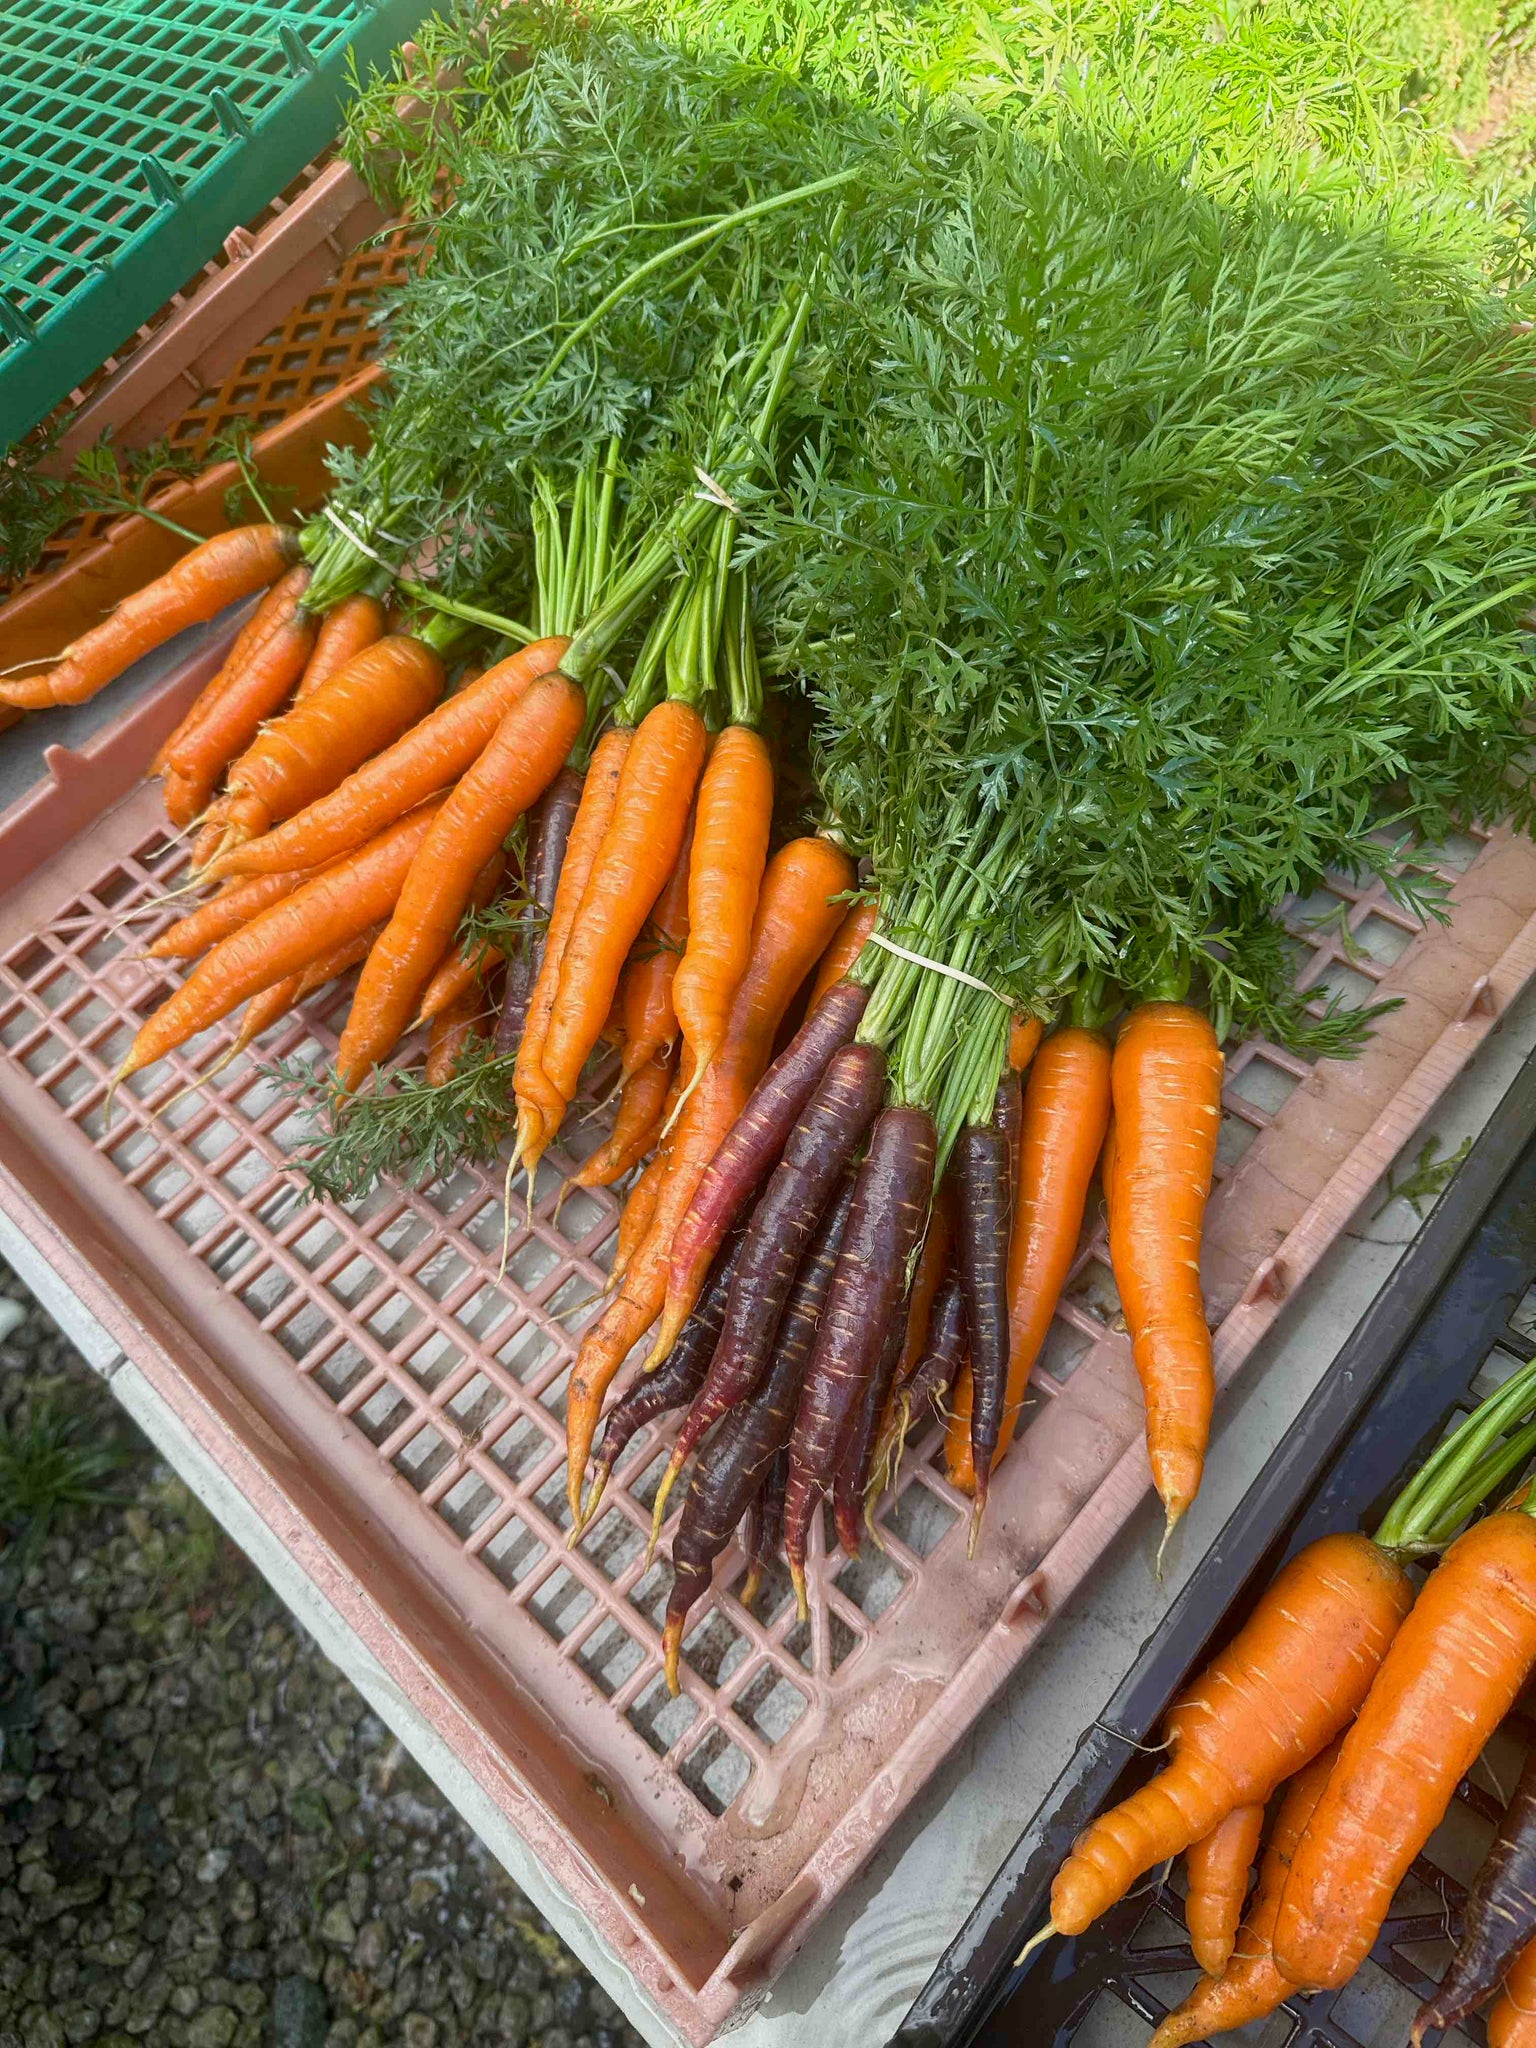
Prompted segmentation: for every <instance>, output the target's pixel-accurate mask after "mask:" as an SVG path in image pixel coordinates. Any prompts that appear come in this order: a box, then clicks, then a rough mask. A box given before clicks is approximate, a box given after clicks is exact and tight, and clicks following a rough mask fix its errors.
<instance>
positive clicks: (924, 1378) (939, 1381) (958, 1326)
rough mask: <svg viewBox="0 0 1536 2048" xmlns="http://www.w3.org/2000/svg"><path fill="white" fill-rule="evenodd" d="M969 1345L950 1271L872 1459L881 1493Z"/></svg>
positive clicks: (962, 1308) (961, 1293)
mask: <svg viewBox="0 0 1536 2048" xmlns="http://www.w3.org/2000/svg"><path fill="white" fill-rule="evenodd" d="M965 1349H966V1328H965V1294H964V1291H963V1290H962V1288H961V1286H960V1277H959V1275H958V1274H957V1273H955V1272H953V1271H951V1272H950V1273H949V1274H947V1275H946V1277H945V1280H944V1283H943V1285H942V1286H941V1287H940V1289H939V1292H938V1294H937V1295H936V1296H935V1297H934V1303H933V1313H932V1315H931V1316H930V1317H929V1319H928V1341H927V1343H926V1344H925V1346H924V1347H923V1355H922V1357H921V1358H919V1360H918V1361H917V1364H916V1365H915V1366H914V1367H913V1368H912V1371H911V1374H910V1375H909V1376H908V1378H906V1379H905V1380H903V1381H902V1383H901V1384H900V1386H898V1387H897V1389H896V1393H895V1397H894V1398H893V1400H892V1402H891V1407H890V1412H889V1414H888V1415H887V1416H886V1418H885V1425H884V1427H883V1428H882V1430H881V1432H880V1441H879V1443H878V1444H877V1445H876V1447H875V1457H874V1470H875V1473H876V1474H877V1475H878V1486H877V1492H883V1491H884V1489H885V1488H886V1487H887V1486H888V1485H889V1484H890V1483H891V1481H892V1480H893V1479H894V1478H895V1477H896V1472H897V1468H898V1467H899V1466H900V1464H901V1461H902V1458H903V1456H904V1455H905V1453H906V1448H907V1438H908V1437H909V1436H910V1435H911V1433H912V1431H913V1430H914V1429H918V1428H921V1427H922V1425H923V1424H924V1423H925V1422H926V1421H927V1420H928V1418H929V1416H930V1415H936V1414H937V1413H938V1412H939V1407H940V1403H941V1402H942V1401H943V1399H944V1396H945V1395H946V1394H947V1393H948V1392H949V1390H950V1388H951V1387H952V1386H953V1385H954V1383H955V1375H956V1374H957V1373H958V1372H959V1370H960V1368H961V1366H962V1365H964V1363H965Z"/></svg>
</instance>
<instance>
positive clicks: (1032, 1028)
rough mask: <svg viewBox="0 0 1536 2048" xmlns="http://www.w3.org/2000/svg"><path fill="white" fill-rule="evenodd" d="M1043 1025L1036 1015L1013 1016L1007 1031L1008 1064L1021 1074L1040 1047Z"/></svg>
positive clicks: (1043, 1033) (1043, 1034) (1043, 1032)
mask: <svg viewBox="0 0 1536 2048" xmlns="http://www.w3.org/2000/svg"><path fill="white" fill-rule="evenodd" d="M1044 1036H1045V1026H1044V1025H1043V1024H1042V1023H1041V1021H1040V1019H1039V1018H1038V1017H1015V1018H1014V1020H1013V1023H1012V1025H1011V1026H1010V1028H1009V1032H1008V1064H1009V1066H1010V1067H1011V1068H1012V1069H1013V1071H1014V1072H1015V1073H1016V1074H1022V1073H1024V1072H1025V1070H1026V1069H1027V1068H1028V1066H1029V1063H1030V1061H1031V1060H1032V1059H1033V1058H1034V1056H1035V1054H1036V1053H1037V1052H1038V1051H1039V1049H1040V1041H1041V1039H1042V1038H1044Z"/></svg>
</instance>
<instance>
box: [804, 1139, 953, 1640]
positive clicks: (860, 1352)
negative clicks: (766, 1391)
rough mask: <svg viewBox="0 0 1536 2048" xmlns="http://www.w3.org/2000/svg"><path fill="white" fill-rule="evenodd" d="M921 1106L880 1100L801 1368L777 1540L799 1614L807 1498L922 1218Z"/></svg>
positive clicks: (846, 1414) (894, 1296) (881, 1332)
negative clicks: (822, 1309)
mask: <svg viewBox="0 0 1536 2048" xmlns="http://www.w3.org/2000/svg"><path fill="white" fill-rule="evenodd" d="M937 1142H938V1141H937V1136H936V1133H935V1131H934V1127H933V1118H932V1117H931V1116H929V1114H928V1112H927V1111H926V1110H925V1109H918V1108H909V1107H902V1108H895V1109H885V1110H882V1111H881V1112H880V1115H879V1116H878V1117H877V1118H876V1119H875V1128H874V1131H873V1132H872V1133H871V1136H870V1141H869V1150H868V1152H867V1153H866V1154H865V1156H864V1164H863V1165H862V1166H861V1167H860V1168H859V1177H858V1180H857V1182H856V1183H855V1185H854V1195H853V1209H852V1211H851V1213H850V1215H849V1218H848V1229H847V1232H846V1233H845V1235H844V1238H843V1249H842V1251H841V1253H840V1254H839V1257H838V1261H837V1270H836V1272H835V1273H834V1274H833V1276H832V1287H831V1291H830V1293H829V1294H828V1297H827V1307H826V1313H825V1314H824V1315H823V1317H822V1319H821V1327H820V1328H819V1329H818V1330H817V1332H816V1348H815V1350H814V1351H813V1352H812V1354H811V1361H810V1364H809V1365H808V1366H807V1367H806V1372H805V1384H804V1386H803V1388H802V1389H801V1393H800V1406H799V1409H798V1410H797V1412H796V1415H795V1430H794V1436H793V1437H792V1439H791V1441H790V1451H789V1482H788V1485H787V1486H786V1488H785V1493H784V1548H785V1551H786V1553H787V1555H788V1558H789V1575H790V1577H791V1578H792V1579H793V1580H794V1584H795V1600H796V1604H797V1606H798V1608H799V1612H800V1615H801V1617H802V1618H803V1617H804V1616H805V1613H806V1611H807V1610H806V1598H805V1552H806V1543H807V1539H808V1537H809V1535H810V1526H811V1516H812V1515H813V1514H814V1513H815V1511H816V1503H817V1501H818V1500H820V1498H821V1496H822V1494H823V1493H824V1492H825V1491H826V1489H827V1487H828V1486H830V1485H832V1484H833V1482H834V1479H835V1477H836V1473H837V1468H838V1461H839V1458H840V1457H841V1455H842V1452H843V1448H844V1446H845V1444H846V1442H847V1439H848V1435H849V1432H850V1430H851V1429H852V1427H853V1423H854V1418H855V1417H856V1415H857V1413H858V1404H859V1400H860V1397H861V1396H862V1394H863V1393H864V1390H865V1388H866V1387H867V1386H868V1385H869V1381H870V1378H871V1376H872V1375H873V1373H874V1372H875V1370H876V1367H877V1366H878V1365H879V1362H880V1353H881V1349H882V1347H883V1346H884V1343H885V1337H886V1330H887V1327H888V1325H889V1323H890V1321H891V1318H892V1317H893V1316H894V1315H895V1313H896V1308H897V1304H898V1303H899V1302H900V1300H901V1298H902V1295H903V1293H904V1291H905V1289H906V1285H907V1269H908V1266H909V1265H910V1263H911V1259H912V1254H913V1253H914V1251H915V1250H916V1249H917V1245H918V1241H919V1239H920V1238H921V1236H922V1233H923V1226H924V1224H925V1223H926V1222H927V1220H928V1205H929V1202H930V1200H931V1199H932V1195H933V1163H934V1154H935V1151H936V1149H937Z"/></svg>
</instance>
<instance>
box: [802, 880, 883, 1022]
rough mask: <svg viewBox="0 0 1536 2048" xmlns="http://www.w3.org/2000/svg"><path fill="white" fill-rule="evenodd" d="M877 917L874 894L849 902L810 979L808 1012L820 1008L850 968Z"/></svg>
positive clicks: (861, 950) (878, 918)
mask: <svg viewBox="0 0 1536 2048" xmlns="http://www.w3.org/2000/svg"><path fill="white" fill-rule="evenodd" d="M879 920H880V905H879V904H878V903H877V902H876V901H875V900H874V898H873V897H866V898H865V899H864V901H863V902H862V903H855V904H854V905H853V906H852V908H851V909H850V910H849V912H848V914H847V916H846V917H845V918H844V919H843V921H842V923H841V924H840V925H839V926H838V928H837V930H836V931H835V932H834V933H833V935H832V943H831V945H830V946H828V948H827V950H826V952H825V953H823V954H822V956H821V965H820V966H819V967H818V968H817V970H816V979H815V980H814V981H813V982H812V983H811V994H810V1000H809V1001H808V1002H807V1003H806V1006H805V1014H806V1015H807V1016H809V1015H810V1014H811V1012H812V1010H815V1009H819V1008H820V1006H821V999H822V997H823V996H824V995H826V994H827V992H828V990H829V989H834V988H836V986H837V984H838V983H839V982H840V981H841V980H842V979H843V977H844V976H845V975H847V974H849V973H851V972H852V970H853V967H854V964H855V962H856V961H857V960H858V957H859V955H860V954H861V953H862V952H863V950H864V947H865V944H866V942H867V941H868V938H869V935H870V933H871V932H872V931H873V930H874V928H875V926H876V925H877V924H878V923H879Z"/></svg>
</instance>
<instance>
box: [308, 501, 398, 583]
mask: <svg viewBox="0 0 1536 2048" xmlns="http://www.w3.org/2000/svg"><path fill="white" fill-rule="evenodd" d="M321 510H322V511H323V512H324V514H325V516H326V518H327V519H329V521H330V522H331V524H332V526H334V527H335V529H336V531H337V532H338V533H339V534H340V535H341V536H342V538H343V539H345V540H349V541H351V543H352V545H353V547H355V548H356V549H357V551H358V553H359V554H360V555H366V556H367V557H368V559H369V561H370V562H377V563H378V565H379V567H380V568H381V569H388V570H389V573H390V575H391V576H393V575H394V573H395V572H394V569H393V567H392V565H391V564H390V563H388V562H386V561H385V559H384V557H383V556H382V555H381V554H379V553H377V552H376V551H375V550H374V549H373V548H371V547H369V545H368V543H367V541H365V540H364V539H363V536H362V535H361V534H360V533H354V532H353V531H352V529H351V527H350V526H348V524H347V522H346V521H345V519H343V518H342V516H341V514H340V513H339V512H338V511H337V510H336V507H335V506H334V505H323V506H322V507H321ZM384 538H385V539H386V540H389V539H390V538H391V536H390V535H389V534H385V536H384Z"/></svg>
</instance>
